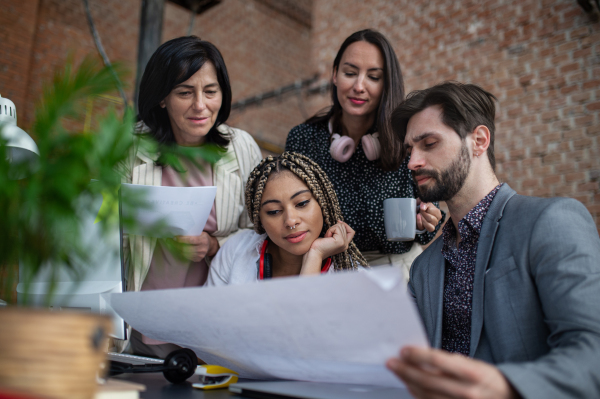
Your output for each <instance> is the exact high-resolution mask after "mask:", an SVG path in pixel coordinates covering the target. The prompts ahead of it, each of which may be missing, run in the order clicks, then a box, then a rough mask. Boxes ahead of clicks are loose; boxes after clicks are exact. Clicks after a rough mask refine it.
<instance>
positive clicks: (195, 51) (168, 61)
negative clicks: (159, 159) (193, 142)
mask: <svg viewBox="0 0 600 399" xmlns="http://www.w3.org/2000/svg"><path fill="white" fill-rule="evenodd" d="M207 61H210V62H212V64H213V65H214V67H215V69H216V71H217V80H218V82H219V86H220V87H221V92H222V94H223V99H222V103H221V109H220V110H219V113H218V115H217V120H216V121H215V124H214V125H213V127H212V128H211V129H210V131H209V132H208V134H207V135H206V143H214V144H216V145H218V146H219V147H222V148H225V147H227V145H228V144H229V138H228V137H227V136H226V135H223V134H221V133H220V132H219V131H218V130H217V127H219V125H221V124H222V123H224V122H225V121H226V120H227V118H229V113H230V111H231V85H230V84H229V75H228V74H227V68H226V67H225V61H223V57H222V56H221V53H220V52H219V50H218V49H217V48H216V47H215V45H214V44H212V43H209V42H207V41H205V40H201V39H200V38H198V37H196V36H184V37H178V38H176V39H172V40H169V41H168V42H166V43H164V44H162V45H161V46H160V47H159V48H158V49H157V50H156V51H155V52H154V54H152V57H151V58H150V61H148V65H146V70H145V71H144V76H143V77H142V81H141V82H140V93H139V97H138V108H139V116H138V118H139V119H140V120H142V121H143V122H144V123H145V124H146V126H148V127H149V128H150V133H149V134H150V135H151V136H153V137H154V138H155V139H156V140H157V141H158V142H159V143H161V144H174V143H175V136H174V135H173V129H172V127H171V122H170V120H169V114H168V113H167V110H166V108H162V107H161V106H160V102H161V101H162V100H164V99H165V97H167V96H168V95H169V93H170V92H171V90H173V88H174V87H175V86H177V85H178V84H180V83H183V82H185V81H186V80H188V79H189V78H191V77H192V75H194V74H195V73H196V72H198V70H199V69H200V68H202V66H203V65H204V64H205V63H206V62H207Z"/></svg>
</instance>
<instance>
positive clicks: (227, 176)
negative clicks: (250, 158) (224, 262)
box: [213, 143, 244, 236]
mask: <svg viewBox="0 0 600 399" xmlns="http://www.w3.org/2000/svg"><path fill="white" fill-rule="evenodd" d="M239 169H240V166H239V163H238V160H237V158H236V154H235V149H234V145H233V143H230V144H229V145H228V146H227V152H226V153H225V155H224V156H223V157H222V158H221V159H219V160H218V161H217V163H215V165H214V167H213V185H215V186H217V194H216V197H215V212H216V216H217V231H216V232H214V235H215V236H219V235H224V234H227V233H228V232H230V231H232V230H236V228H237V224H238V219H239V216H240V212H241V209H237V208H240V207H242V204H240V203H239V201H237V199H238V198H240V197H241V196H242V195H243V193H242V192H241V190H242V187H244V185H243V183H242V181H241V178H240V175H239V173H238V171H239Z"/></svg>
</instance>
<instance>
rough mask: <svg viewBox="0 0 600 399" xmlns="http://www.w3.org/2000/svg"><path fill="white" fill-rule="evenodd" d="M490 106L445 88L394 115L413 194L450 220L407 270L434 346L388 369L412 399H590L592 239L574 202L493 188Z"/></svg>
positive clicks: (462, 88)
mask: <svg viewBox="0 0 600 399" xmlns="http://www.w3.org/2000/svg"><path fill="white" fill-rule="evenodd" d="M494 100H496V98H495V97H494V96H493V95H492V94H490V93H488V92H487V91H485V90H483V89H481V88H480V87H478V86H476V85H472V84H460V83H454V82H446V83H443V84H440V85H437V86H434V87H432V88H429V89H426V90H422V91H417V92H413V93H411V94H410V95H409V96H408V98H407V100H406V101H405V102H404V103H403V104H401V105H400V106H399V107H398V108H397V109H396V110H395V112H394V114H393V117H392V125H393V127H394V130H395V132H396V133H397V134H398V135H399V136H400V137H401V139H402V140H403V142H404V144H405V150H406V154H407V155H410V160H409V163H408V168H409V169H410V170H411V171H412V173H413V177H414V180H415V183H416V185H417V187H418V191H419V197H420V198H421V200H422V201H424V202H432V201H446V203H447V205H448V209H449V211H450V212H449V213H450V219H449V220H448V223H447V224H446V226H445V227H444V230H443V234H442V239H438V240H436V241H435V242H434V243H433V244H432V245H431V246H429V248H427V250H426V251H425V252H423V253H422V254H421V255H420V256H419V257H418V258H417V259H416V260H415V261H414V263H413V265H412V268H411V273H410V282H409V289H410V292H411V293H412V295H413V296H414V298H415V301H416V303H417V306H418V309H419V312H420V314H421V317H422V319H423V323H424V325H425V329H426V331H427V334H428V337H429V340H430V342H431V345H432V347H433V348H417V347H405V348H402V349H401V350H400V355H399V356H398V357H397V358H392V359H390V360H389V361H388V362H387V366H388V368H389V369H390V370H392V371H393V372H394V373H396V375H397V376H398V377H399V378H401V379H402V380H403V381H404V382H405V383H406V385H407V387H408V388H409V390H410V391H411V393H412V394H413V395H415V396H416V397H418V398H429V397H432V398H444V397H452V398H461V397H465V398H476V397H486V398H512V397H519V396H521V397H525V398H592V397H600V239H599V237H598V231H597V229H596V226H595V224H594V222H593V220H592V218H591V216H590V214H589V212H588V211H587V210H586V209H585V207H584V206H583V205H582V204H581V203H579V202H578V201H576V200H573V199H567V198H535V197H527V196H522V195H518V194H516V192H515V191H514V190H512V189H511V188H510V187H509V186H508V184H506V183H500V182H499V181H498V178H497V177H496V175H495V172H494V170H495V158H494V130H495V127H494V118H495V102H494Z"/></svg>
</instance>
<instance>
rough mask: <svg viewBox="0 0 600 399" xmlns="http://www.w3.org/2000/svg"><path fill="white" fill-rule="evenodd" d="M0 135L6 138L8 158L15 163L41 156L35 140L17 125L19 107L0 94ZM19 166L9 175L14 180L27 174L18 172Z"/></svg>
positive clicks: (31, 161)
mask: <svg viewBox="0 0 600 399" xmlns="http://www.w3.org/2000/svg"><path fill="white" fill-rule="evenodd" d="M0 125H1V126H2V129H1V130H0V135H1V136H2V138H3V139H4V140H6V146H7V147H8V148H7V154H6V156H7V159H8V161H9V162H10V163H11V164H13V165H19V164H21V163H33V162H36V161H37V158H38V157H39V156H40V150H39V149H38V147H37V145H36V144H35V141H33V139H32V138H31V137H29V135H28V134H27V133H26V132H25V131H24V130H23V129H21V128H19V127H18V126H17V108H16V107H15V104H14V103H13V102H12V101H10V100H9V99H8V98H3V97H2V96H1V95H0ZM17 170H18V168H15V172H14V173H11V174H10V175H9V176H10V177H11V179H13V180H18V179H22V178H24V177H25V176H24V175H23V174H22V173H21V174H17V172H16V171H17ZM11 172H12V171H11Z"/></svg>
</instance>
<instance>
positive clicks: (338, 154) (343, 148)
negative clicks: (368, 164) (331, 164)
mask: <svg viewBox="0 0 600 399" xmlns="http://www.w3.org/2000/svg"><path fill="white" fill-rule="evenodd" d="M332 130H333V128H332V127H331V122H329V133H332ZM331 138H332V139H333V141H332V142H331V145H330V146H329V152H330V153H331V157H332V158H333V159H335V160H336V161H338V162H346V161H347V160H349V159H350V157H352V154H354V151H355V150H356V147H355V145H354V140H352V139H351V138H350V137H348V136H340V135H339V134H338V133H333V134H332V135H331ZM360 141H361V142H362V145H363V150H364V151H365V155H366V157H367V159H368V160H369V161H374V160H376V159H378V158H379V156H380V155H381V144H380V143H379V133H377V132H375V133H373V134H365V135H364V136H363V137H362V139H361V140H360Z"/></svg>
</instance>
